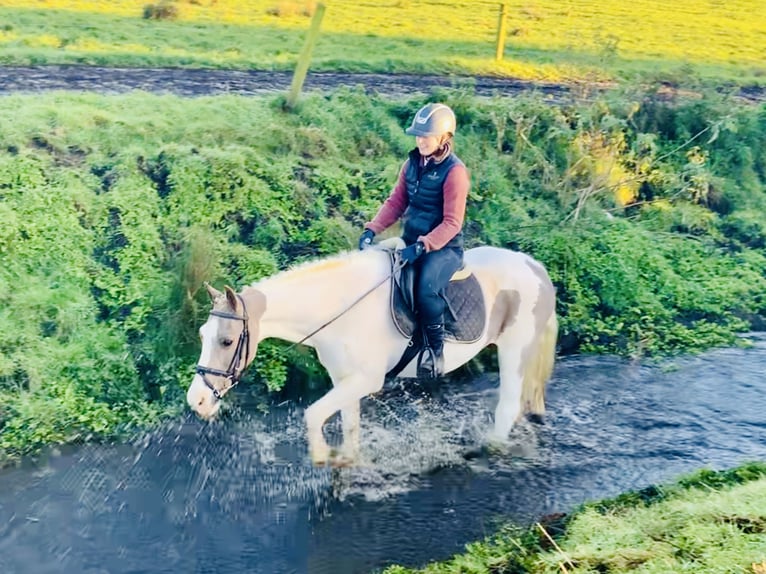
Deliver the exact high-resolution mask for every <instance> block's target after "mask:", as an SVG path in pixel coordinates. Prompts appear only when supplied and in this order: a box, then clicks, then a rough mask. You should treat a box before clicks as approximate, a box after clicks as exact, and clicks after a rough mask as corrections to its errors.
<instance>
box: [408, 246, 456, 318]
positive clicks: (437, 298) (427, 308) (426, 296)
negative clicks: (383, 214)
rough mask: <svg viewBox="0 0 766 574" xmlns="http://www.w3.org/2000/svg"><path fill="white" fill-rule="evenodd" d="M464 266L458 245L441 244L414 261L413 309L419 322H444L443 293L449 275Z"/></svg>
mask: <svg viewBox="0 0 766 574" xmlns="http://www.w3.org/2000/svg"><path fill="white" fill-rule="evenodd" d="M462 266H463V250H462V248H460V247H444V248H443V249H438V250H436V251H431V252H429V253H425V254H423V255H422V256H421V257H420V259H418V260H417V261H415V268H416V273H415V308H416V310H417V312H418V321H419V322H420V324H421V325H435V324H437V323H443V322H444V307H445V305H446V303H445V302H444V298H443V297H442V295H441V294H440V293H442V292H443V291H444V290H445V289H446V287H447V284H448V283H449V280H450V277H452V275H453V274H454V273H455V271H457V270H458V269H460V268H461V267H462Z"/></svg>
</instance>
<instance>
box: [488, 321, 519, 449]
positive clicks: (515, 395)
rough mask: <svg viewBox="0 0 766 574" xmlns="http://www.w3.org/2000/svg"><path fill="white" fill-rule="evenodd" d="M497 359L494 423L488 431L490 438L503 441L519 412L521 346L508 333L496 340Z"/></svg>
mask: <svg viewBox="0 0 766 574" xmlns="http://www.w3.org/2000/svg"><path fill="white" fill-rule="evenodd" d="M497 359H498V365H499V371H500V387H499V389H498V398H497V406H496V407H495V424H494V427H493V429H492V431H491V433H490V439H491V440H497V441H501V442H502V441H505V440H506V439H507V438H508V433H510V432H511V429H512V428H513V425H514V424H515V423H516V420H517V419H518V417H519V414H520V412H521V397H522V381H523V377H522V369H521V359H522V353H521V347H520V346H519V345H518V344H517V341H514V340H513V337H511V336H510V335H508V334H504V335H501V336H500V337H499V338H498V340H497Z"/></svg>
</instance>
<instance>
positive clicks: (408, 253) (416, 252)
mask: <svg viewBox="0 0 766 574" xmlns="http://www.w3.org/2000/svg"><path fill="white" fill-rule="evenodd" d="M425 251H426V246H425V245H423V242H422V241H416V242H415V243H413V244H412V245H408V246H407V247H405V248H404V249H402V250H401V251H400V252H399V255H400V257H401V258H402V261H404V262H405V263H413V262H414V261H415V259H417V258H418V257H420V256H421V255H423V253H425Z"/></svg>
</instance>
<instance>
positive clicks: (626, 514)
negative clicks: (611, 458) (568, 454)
mask: <svg viewBox="0 0 766 574" xmlns="http://www.w3.org/2000/svg"><path fill="white" fill-rule="evenodd" d="M765 560H766V464H763V463H752V464H748V465H744V466H742V467H740V468H737V469H733V470H730V471H723V472H711V471H701V472H699V473H697V474H696V475H694V476H691V477H687V478H684V479H682V480H680V481H679V482H678V483H676V484H674V485H666V486H662V487H651V488H648V489H646V490H644V491H641V492H634V493H627V494H625V495H622V496H620V497H618V498H617V499H615V500H612V501H604V502H600V503H591V504H586V505H584V506H583V507H582V508H580V509H578V510H577V511H576V512H575V513H574V514H573V515H572V516H569V517H565V518H559V519H557V520H555V521H553V522H552V523H550V524H547V525H545V526H544V525H542V524H539V523H538V524H536V525H535V526H533V527H532V528H530V529H528V530H526V531H522V530H519V529H517V528H513V527H507V528H506V529H504V530H503V531H501V532H500V533H499V534H497V535H496V536H494V537H492V538H491V539H487V540H485V541H483V542H477V543H473V544H470V545H468V546H467V551H466V553H465V554H461V555H459V556H455V557H453V558H452V559H450V560H448V561H445V562H442V563H433V564H430V565H428V566H426V567H425V568H423V569H422V570H410V569H407V568H403V567H400V566H392V567H390V568H388V569H387V570H386V571H385V573H386V574H411V573H413V572H421V573H424V574H458V573H460V574H490V573H499V572H507V573H516V572H518V573H521V572H528V573H530V574H554V573H558V574H561V573H569V574H586V573H588V574H590V573H602V572H609V573H613V574H621V573H627V572H641V573H645V574H649V573H656V574H676V573H678V574H681V573H686V572H694V573H704V574H728V573H762V572H764V570H766V564H765V563H764V561H765ZM761 568H763V569H761Z"/></svg>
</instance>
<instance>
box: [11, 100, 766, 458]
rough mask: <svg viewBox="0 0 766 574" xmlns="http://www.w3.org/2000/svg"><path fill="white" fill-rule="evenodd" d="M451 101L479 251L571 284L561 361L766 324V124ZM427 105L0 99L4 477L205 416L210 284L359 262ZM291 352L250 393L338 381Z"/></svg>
mask: <svg viewBox="0 0 766 574" xmlns="http://www.w3.org/2000/svg"><path fill="white" fill-rule="evenodd" d="M429 98H436V99H440V100H444V101H446V102H448V103H449V104H450V105H451V106H452V107H453V108H454V109H455V110H456V112H457V114H458V124H459V126H461V127H460V129H459V133H458V136H457V142H456V143H457V149H458V151H459V153H460V155H461V157H463V158H464V160H465V161H466V163H467V164H468V165H469V166H471V169H472V179H473V189H472V192H471V196H470V198H469V213H468V222H469V223H468V228H467V230H466V233H467V238H468V241H469V243H470V244H480V243H491V244H495V245H504V246H511V247H515V248H520V249H523V250H525V251H528V252H530V253H532V254H533V255H535V256H536V257H538V258H539V259H540V260H541V261H542V262H543V263H545V264H546V265H547V267H548V268H549V270H550V272H551V275H552V277H553V279H554V282H555V283H556V286H557V288H558V297H559V307H558V311H559V315H560V317H561V348H560V350H561V352H564V353H567V352H575V351H580V352H616V353H620V354H626V355H633V356H637V355H643V354H656V353H667V352H676V351H682V350H690V349H704V348H708V347H710V346H713V345H730V344H734V343H735V342H736V334H737V333H738V332H740V331H743V330H746V329H749V328H752V327H758V326H759V325H761V326H762V325H763V322H764V318H766V223H765V222H764V219H763V217H762V213H763V212H764V208H765V207H766V205H765V203H766V194H765V193H764V180H765V179H766V109H763V108H760V109H759V108H755V107H747V106H737V105H736V104H735V103H734V102H732V101H730V100H727V99H725V98H721V97H719V96H715V95H711V96H708V97H705V98H703V99H692V100H688V101H681V100H679V101H676V102H673V103H670V104H669V103H667V102H665V101H663V100H662V99H661V98H660V97H658V96H657V94H656V93H654V92H651V91H650V92H643V91H642V92H635V93H633V92H622V93H614V94H611V95H609V96H606V97H604V98H603V99H601V100H599V101H597V102H595V103H592V104H582V105H580V104H573V105H571V106H550V105H548V104H546V103H545V102H544V100H543V99H541V98H538V97H536V96H529V97H525V98H517V99H513V100H510V99H503V98H496V99H491V100H488V99H478V98H475V97H473V96H472V94H471V90H470V87H465V88H462V89H455V90H449V91H444V92H437V93H434V94H432V95H430V96H429ZM425 99H426V98H425V97H423V98H422V99H421V98H415V99H412V100H410V101H399V100H397V101H389V100H386V99H384V98H381V97H369V96H367V95H365V94H364V93H362V92H361V91H358V90H354V89H339V90H337V91H335V92H333V93H330V94H327V95H326V96H319V95H313V96H311V97H307V98H305V99H304V100H303V102H302V103H301V105H300V106H299V108H298V109H297V110H296V111H294V112H290V113H288V112H285V111H284V109H283V105H282V104H283V100H282V99H281V98H279V97H271V98H245V97H238V96H222V97H211V98H197V99H184V98H180V97H175V96H170V95H164V96H157V95H148V94H143V93H138V92H136V93H132V94H129V95H123V96H107V95H94V94H79V95H75V94H64V93H50V94H45V95H35V96H24V95H9V96H5V97H3V98H2V99H0V123H1V124H2V125H4V126H6V129H4V130H3V132H2V134H0V195H2V202H0V212H1V213H2V217H3V221H4V225H3V226H2V229H1V230H0V298H1V299H2V302H3V304H2V306H0V387H2V390H3V392H2V393H0V458H2V459H4V460H6V461H7V460H11V459H13V458H15V457H17V456H18V455H20V454H23V453H25V452H32V451H35V450H37V449H38V448H40V447H41V446H42V445H45V444H49V443H57V442H70V441H78V440H87V439H89V438H94V439H99V438H105V437H110V436H114V435H115V433H118V432H120V431H121V430H122V429H124V428H126V427H128V426H132V425H136V424H144V423H151V422H152V421H153V420H156V419H157V418H158V417H161V416H163V414H166V413H168V412H170V413H172V412H176V411H177V409H179V408H183V402H184V401H183V394H184V391H185V388H186V387H187V386H188V383H189V380H190V378H191V375H192V366H193V364H194V362H195V361H196V359H197V356H198V353H199V349H198V342H197V335H196V330H197V328H198V326H199V325H200V324H201V323H202V321H203V320H204V316H205V315H206V314H207V311H208V308H209V307H208V305H209V303H208V301H207V300H206V296H205V295H204V289H200V286H201V283H202V280H203V279H208V280H211V281H213V282H214V283H216V284H218V285H222V284H224V283H228V284H231V285H233V286H237V287H242V286H243V285H245V284H248V283H250V282H253V281H255V280H257V279H258V278H260V277H263V276H265V275H268V274H271V273H273V272H274V271H276V270H277V269H280V268H283V267H285V266H287V265H290V264H292V263H294V262H297V261H300V260H302V259H306V258H311V257H316V256H321V255H323V254H330V253H335V252H337V251H339V250H344V249H349V248H353V246H354V244H355V241H356V238H357V236H358V233H359V231H360V229H361V228H362V225H363V223H364V221H366V220H368V219H369V218H370V217H371V215H372V214H373V213H374V212H375V210H376V209H377V207H378V206H379V204H380V202H381V201H382V199H383V198H384V197H385V196H386V195H387V193H388V191H389V188H390V185H391V183H392V182H393V181H394V179H395V177H396V174H397V172H398V169H399V166H400V163H401V161H402V158H403V157H404V156H405V153H406V151H407V150H408V149H409V147H410V146H411V145H412V142H411V141H410V138H409V137H407V136H405V135H404V134H403V127H404V126H405V125H406V124H407V123H408V122H409V121H410V119H411V114H412V111H413V110H414V109H417V107H418V106H419V105H421V104H422V103H423V102H424V101H425ZM339 118H341V119H342V121H339ZM396 232H397V231H396V230H392V232H391V233H392V234H393V233H396ZM284 347H285V346H283V345H281V344H280V343H276V342H272V343H270V344H268V345H263V346H262V348H261V349H260V350H259V355H258V358H257V360H256V363H255V366H254V368H252V369H251V370H250V382H255V383H259V384H263V383H265V385H267V386H268V387H269V388H272V389H276V388H281V387H282V386H283V385H284V384H285V383H286V382H287V381H288V380H299V379H300V380H305V379H306V378H309V379H310V380H311V381H313V384H320V385H321V384H326V381H325V380H324V379H323V378H322V376H321V375H322V373H323V372H322V371H321V369H319V368H318V367H317V365H316V363H315V361H314V359H313V356H311V355H310V354H307V353H306V351H305V350H303V349H300V350H295V349H293V350H291V351H290V352H289V353H285V352H284V351H285V349H284ZM307 375H311V376H310V377H307Z"/></svg>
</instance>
